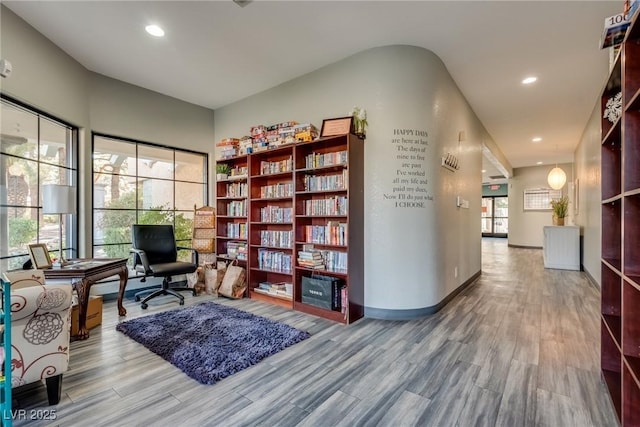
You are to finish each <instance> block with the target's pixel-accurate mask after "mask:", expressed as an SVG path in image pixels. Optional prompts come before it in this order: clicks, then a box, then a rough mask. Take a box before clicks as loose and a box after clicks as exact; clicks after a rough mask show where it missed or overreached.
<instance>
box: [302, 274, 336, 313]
mask: <svg viewBox="0 0 640 427" xmlns="http://www.w3.org/2000/svg"><path fill="white" fill-rule="evenodd" d="M342 286H343V283H342V280H341V279H337V278H335V277H329V276H320V275H314V276H312V277H307V276H303V277H302V302H303V303H305V304H310V305H314V306H316V307H320V308H324V309H327V310H340V308H341V295H340V290H341V289H342Z"/></svg>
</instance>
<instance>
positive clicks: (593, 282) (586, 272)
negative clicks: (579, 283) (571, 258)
mask: <svg viewBox="0 0 640 427" xmlns="http://www.w3.org/2000/svg"><path fill="white" fill-rule="evenodd" d="M581 267H582V271H584V274H586V276H587V279H588V280H589V283H591V285H593V286H594V287H595V288H596V289H597V290H599V291H600V290H602V288H601V287H600V283H598V281H597V280H596V279H595V277H593V276H592V275H591V273H589V270H587V269H586V268H584V265H582V266H581Z"/></svg>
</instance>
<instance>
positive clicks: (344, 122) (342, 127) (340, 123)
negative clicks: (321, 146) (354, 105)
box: [320, 116, 354, 138]
mask: <svg viewBox="0 0 640 427" xmlns="http://www.w3.org/2000/svg"><path fill="white" fill-rule="evenodd" d="M353 130H354V129H353V116H348V117H338V118H335V119H325V120H323V121H322V129H321V130H320V137H321V138H322V137H325V136H339V135H347V134H349V133H353Z"/></svg>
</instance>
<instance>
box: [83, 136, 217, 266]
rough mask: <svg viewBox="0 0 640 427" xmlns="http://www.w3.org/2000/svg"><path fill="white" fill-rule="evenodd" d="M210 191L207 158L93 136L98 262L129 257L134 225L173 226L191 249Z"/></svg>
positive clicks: (158, 146) (172, 149) (94, 246)
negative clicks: (197, 211)
mask: <svg viewBox="0 0 640 427" xmlns="http://www.w3.org/2000/svg"><path fill="white" fill-rule="evenodd" d="M207 191H208V189H207V155H206V154H205V153H198V152H194V151H187V150H183V149H178V148H172V147H165V146H160V145H156V144H151V143H145V142H140V141H135V140H130V139H126V138H118V137H114V136H109V135H102V134H97V133H94V134H93V233H94V234H93V256H94V257H110V258H115V257H118V258H120V257H129V249H130V248H131V224H172V225H173V226H174V229H175V234H176V240H177V242H178V245H180V246H191V234H192V231H193V212H194V207H195V206H197V207H201V206H204V205H206V204H207V200H208V197H207ZM180 255H181V256H183V257H184V256H187V255H188V253H187V252H185V254H180Z"/></svg>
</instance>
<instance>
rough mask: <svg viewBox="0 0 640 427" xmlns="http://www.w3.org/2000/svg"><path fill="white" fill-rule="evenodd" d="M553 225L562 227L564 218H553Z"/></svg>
mask: <svg viewBox="0 0 640 427" xmlns="http://www.w3.org/2000/svg"><path fill="white" fill-rule="evenodd" d="M553 225H564V217H562V218H558V217H557V216H555V215H554V216H553Z"/></svg>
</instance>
